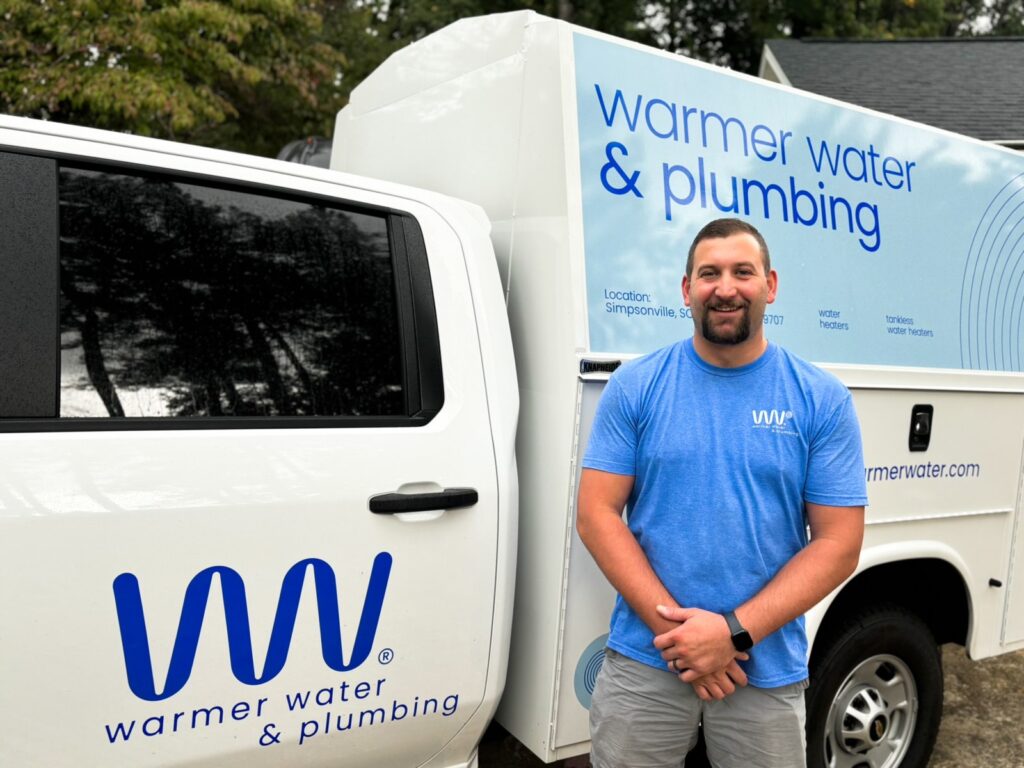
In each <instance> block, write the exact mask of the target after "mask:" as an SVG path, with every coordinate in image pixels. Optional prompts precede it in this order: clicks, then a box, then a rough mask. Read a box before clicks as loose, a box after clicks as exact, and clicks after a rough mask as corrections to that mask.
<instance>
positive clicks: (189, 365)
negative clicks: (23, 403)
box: [59, 166, 405, 418]
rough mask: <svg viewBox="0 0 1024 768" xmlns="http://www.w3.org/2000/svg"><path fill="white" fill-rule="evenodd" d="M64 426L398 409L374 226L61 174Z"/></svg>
mask: <svg viewBox="0 0 1024 768" xmlns="http://www.w3.org/2000/svg"><path fill="white" fill-rule="evenodd" d="M59 197H60V206H59V212H60V213H59V220H60V393H59V395H60V398H59V399H60V411H59V413H60V416H61V418H79V417H158V418H165V417H166V418H182V417H203V416H213V417H232V416H233V417H246V416H339V415H357V416H358V415H396V414H402V413H403V412H404V410H405V400H404V397H403V392H402V388H403V387H402V382H403V377H402V365H401V349H400V343H399V331H398V319H397V306H396V297H395V277H394V272H393V268H392V260H391V252H390V248H389V242H388V223H387V218H386V216H385V215H383V214H378V213H367V212H359V211H352V210H344V209H341V208H336V207H330V206H328V205H324V204H314V203H311V202H306V201H299V200H295V199H288V198H285V197H271V196H268V195H266V194H255V193H252V192H248V191H239V190H233V189H225V188H218V187H215V186H206V185H202V184H196V183H185V182H183V181H181V180H175V179H172V178H166V177H163V178H162V177H159V176H142V175H130V174H124V173H111V172H108V171H105V170H102V171H101V170H92V169H88V168H76V167H69V166H62V167H61V168H60V173H59Z"/></svg>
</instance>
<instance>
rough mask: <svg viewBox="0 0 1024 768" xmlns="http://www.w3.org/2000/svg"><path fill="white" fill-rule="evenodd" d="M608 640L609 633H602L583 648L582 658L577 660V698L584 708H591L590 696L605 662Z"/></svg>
mask: <svg viewBox="0 0 1024 768" xmlns="http://www.w3.org/2000/svg"><path fill="white" fill-rule="evenodd" d="M607 642H608V635H607V633H606V634H603V635H601V636H600V637H599V638H597V639H596V640H594V642H592V643H591V644H590V645H588V646H587V647H586V648H585V649H584V650H583V653H581V654H580V660H579V661H578V662H576V678H575V681H574V683H575V686H576V698H577V699H579V701H580V704H582V705H583V708H584V709H590V697H591V696H592V695H593V694H594V685H595V684H596V683H597V673H598V672H600V671H601V665H602V664H604V646H605V643H607Z"/></svg>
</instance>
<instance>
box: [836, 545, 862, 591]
mask: <svg viewBox="0 0 1024 768" xmlns="http://www.w3.org/2000/svg"><path fill="white" fill-rule="evenodd" d="M860 548H861V542H860V541H858V542H857V544H856V546H851V547H848V548H847V549H846V551H845V552H844V553H843V556H842V557H840V558H838V564H839V568H838V570H839V574H838V576H839V584H842V583H843V582H844V581H846V580H847V579H848V578H850V577H851V576H853V574H855V573H856V572H857V566H858V565H860Z"/></svg>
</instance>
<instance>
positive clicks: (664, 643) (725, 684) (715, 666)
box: [654, 605, 750, 701]
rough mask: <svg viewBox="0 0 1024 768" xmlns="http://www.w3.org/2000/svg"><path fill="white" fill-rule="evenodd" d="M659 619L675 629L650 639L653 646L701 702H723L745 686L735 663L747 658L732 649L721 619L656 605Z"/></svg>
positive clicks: (727, 631) (717, 615)
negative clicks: (737, 688)
mask: <svg viewBox="0 0 1024 768" xmlns="http://www.w3.org/2000/svg"><path fill="white" fill-rule="evenodd" d="M658 614H659V615H660V616H661V617H662V618H663V619H668V620H669V621H677V622H679V626H678V627H675V628H673V629H670V630H669V631H668V632H665V633H663V634H660V635H658V636H657V637H655V638H654V647H655V648H657V649H658V650H659V651H661V658H663V659H664V660H665V661H666V662H667V663H668V667H669V669H671V670H672V671H673V672H675V673H676V674H678V675H679V679H680V680H682V681H683V682H685V683H690V685H692V686H693V688H694V690H695V691H696V693H697V696H699V697H700V698H701V699H703V700H704V701H711V700H712V699H719V700H720V699H724V698H725V697H726V696H728V695H730V694H731V693H734V692H735V691H736V686H744V685H746V684H747V676H746V674H745V673H744V672H743V670H742V669H741V668H740V665H739V664H738V663H737V661H746V660H747V659H749V658H750V656H749V655H747V654H746V653H741V652H739V651H737V650H736V649H735V647H733V644H732V636H731V635H730V632H729V625H728V624H727V623H726V621H725V617H724V616H722V615H721V614H718V613H712V612H711V611H704V610H701V609H700V608H670V607H668V606H664V605H659V606H658Z"/></svg>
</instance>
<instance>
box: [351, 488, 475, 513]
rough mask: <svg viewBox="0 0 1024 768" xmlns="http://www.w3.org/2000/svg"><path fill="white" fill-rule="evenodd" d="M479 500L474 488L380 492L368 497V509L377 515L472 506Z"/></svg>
mask: <svg viewBox="0 0 1024 768" xmlns="http://www.w3.org/2000/svg"><path fill="white" fill-rule="evenodd" d="M478 500H479V495H478V494H477V492H476V489H475V488H445V489H444V490H443V491H437V492H434V493H380V494H377V495H376V496H371V497H370V511H371V512H374V513H376V514H378V515H393V514H395V513H398V512H427V511H429V510H432V509H458V508H459V507H472V506H473V505H474V504H476V503H477V501H478Z"/></svg>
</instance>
